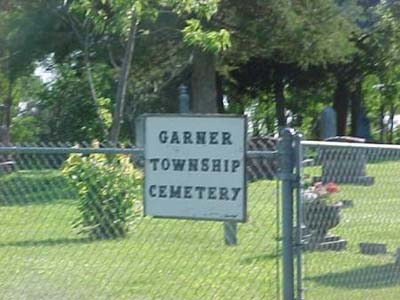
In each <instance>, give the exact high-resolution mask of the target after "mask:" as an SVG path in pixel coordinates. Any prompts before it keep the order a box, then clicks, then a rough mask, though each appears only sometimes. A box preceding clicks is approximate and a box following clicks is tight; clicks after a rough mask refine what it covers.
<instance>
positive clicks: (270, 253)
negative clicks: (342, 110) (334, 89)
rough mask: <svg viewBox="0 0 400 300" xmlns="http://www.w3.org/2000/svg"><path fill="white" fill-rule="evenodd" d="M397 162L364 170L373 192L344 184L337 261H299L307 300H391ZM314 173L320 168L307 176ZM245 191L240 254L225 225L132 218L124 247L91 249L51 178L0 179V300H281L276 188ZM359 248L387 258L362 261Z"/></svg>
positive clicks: (397, 224) (268, 184) (396, 291)
mask: <svg viewBox="0 0 400 300" xmlns="http://www.w3.org/2000/svg"><path fill="white" fill-rule="evenodd" d="M399 170H400V163H390V162H386V163H380V164H371V165H369V166H368V175H370V176H375V181H376V183H375V184H374V185H373V186H370V187H357V186H351V185H342V186H341V187H340V188H341V192H340V193H338V194H337V197H338V199H351V200H353V202H354V207H352V208H347V209H345V210H343V212H342V222H341V223H340V225H339V226H338V227H337V228H335V229H334V230H333V233H336V234H339V235H341V236H342V237H343V238H345V239H346V240H347V241H348V249H347V250H345V251H342V252H307V253H306V254H305V255H304V278H305V279H304V287H305V288H306V292H305V299H307V300H308V299H352V300H353V299H355V300H356V299H360V300H361V299H362V300H365V299H398V298H399V295H400V269H398V268H397V267H396V266H395V265H394V260H395V259H394V257H393V255H394V252H395V250H396V248H397V247H398V246H400V234H399V232H400V192H399V187H400V179H399V177H397V174H398V173H399ZM309 171H312V172H318V169H316V168H314V169H309ZM276 188H277V187H276V183H275V182H273V181H259V182H255V183H251V184H250V185H249V189H248V214H249V220H248V222H247V223H246V224H241V225H239V235H238V238H239V245H238V246H236V247H227V246H225V245H224V243H223V232H222V224H221V223H218V222H208V221H201V222H196V221H185V220H167V219H153V218H149V217H146V218H138V219H137V220H136V221H135V222H134V224H132V227H131V231H130V233H129V235H128V236H127V237H126V238H124V239H118V240H101V241H90V240H88V239H86V238H85V237H84V236H80V235H78V234H77V233H76V232H75V231H74V229H73V228H72V223H73V222H74V220H75V219H76V218H77V216H78V211H77V202H76V196H75V194H74V192H73V191H72V190H71V189H70V188H69V187H68V185H67V183H66V182H65V181H64V179H63V178H62V177H61V176H60V174H59V172H58V171H54V170H53V171H49V170H41V171H19V172H16V173H13V174H10V175H2V177H1V178H0V225H1V230H0V299H35V300H36V299H55V300H57V299H174V300H175V299H183V300H186V299H278V298H279V297H278V294H277V291H278V290H279V285H280V284H279V280H278V270H279V269H280V265H279V263H280V262H279V255H277V254H279V250H278V249H277V242H276V241H277V234H276V233H277V222H276V220H277V213H278V211H277V206H276V204H277V200H276V198H277V189H276ZM360 242H381V243H386V244H387V247H388V250H389V253H388V254H386V255H378V256H369V255H363V254H360V253H359V249H358V244H359V243H360Z"/></svg>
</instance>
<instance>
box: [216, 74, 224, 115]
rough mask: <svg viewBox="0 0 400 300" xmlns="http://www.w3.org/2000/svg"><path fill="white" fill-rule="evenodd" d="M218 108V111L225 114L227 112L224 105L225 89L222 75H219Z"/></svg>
mask: <svg viewBox="0 0 400 300" xmlns="http://www.w3.org/2000/svg"><path fill="white" fill-rule="evenodd" d="M216 80H217V108H218V113H220V114H223V113H224V112H225V107H224V91H223V88H222V79H221V77H220V76H217V78H216Z"/></svg>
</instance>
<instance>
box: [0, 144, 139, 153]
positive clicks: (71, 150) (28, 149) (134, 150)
mask: <svg viewBox="0 0 400 300" xmlns="http://www.w3.org/2000/svg"><path fill="white" fill-rule="evenodd" d="M0 153H10V154H71V153H77V154H134V155H142V154H143V149H142V148H77V147H21V146H6V147H0Z"/></svg>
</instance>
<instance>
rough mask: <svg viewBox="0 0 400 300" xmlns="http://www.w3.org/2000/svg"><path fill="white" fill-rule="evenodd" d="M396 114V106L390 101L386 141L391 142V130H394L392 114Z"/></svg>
mask: <svg viewBox="0 0 400 300" xmlns="http://www.w3.org/2000/svg"><path fill="white" fill-rule="evenodd" d="M395 115H396V106H395V105H394V104H393V103H392V104H391V105H390V115H389V132H388V138H387V139H388V142H389V143H390V144H393V130H394V116H395Z"/></svg>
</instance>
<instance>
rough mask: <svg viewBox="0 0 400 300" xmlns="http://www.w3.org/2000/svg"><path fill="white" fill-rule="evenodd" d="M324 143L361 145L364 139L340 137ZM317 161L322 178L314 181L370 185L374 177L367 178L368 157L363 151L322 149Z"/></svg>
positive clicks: (357, 149)
mask: <svg viewBox="0 0 400 300" xmlns="http://www.w3.org/2000/svg"><path fill="white" fill-rule="evenodd" d="M326 141H332V142H346V143H363V142H365V140H364V139H360V138H354V137H348V136H341V137H333V138H328V139H326ZM318 160H319V161H320V162H321V165H322V176H320V177H314V181H322V182H324V183H327V182H335V183H339V184H340V183H345V184H346V183H348V184H358V185H372V184H373V183H374V177H370V176H367V174H366V164H367V160H368V156H367V153H366V150H365V149H360V148H352V147H332V148H323V149H321V151H320V153H319V158H318Z"/></svg>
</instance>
